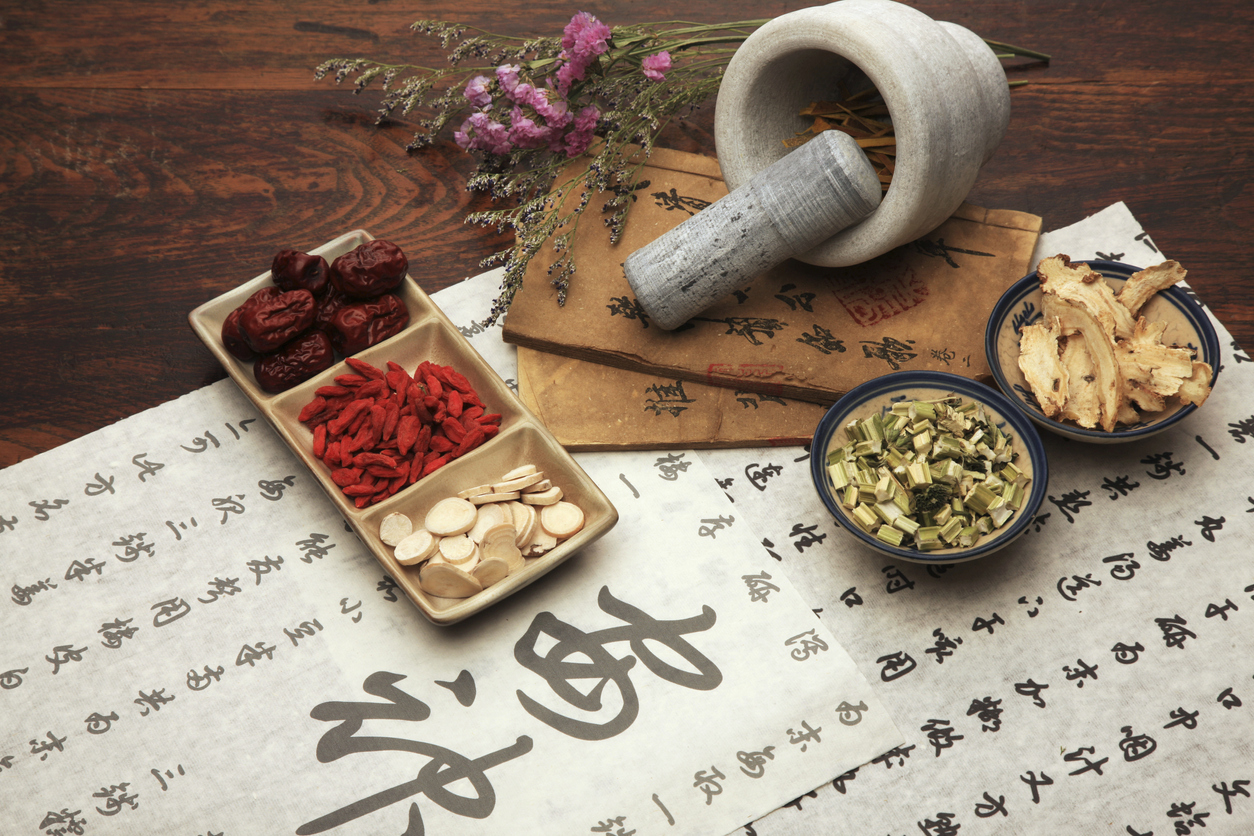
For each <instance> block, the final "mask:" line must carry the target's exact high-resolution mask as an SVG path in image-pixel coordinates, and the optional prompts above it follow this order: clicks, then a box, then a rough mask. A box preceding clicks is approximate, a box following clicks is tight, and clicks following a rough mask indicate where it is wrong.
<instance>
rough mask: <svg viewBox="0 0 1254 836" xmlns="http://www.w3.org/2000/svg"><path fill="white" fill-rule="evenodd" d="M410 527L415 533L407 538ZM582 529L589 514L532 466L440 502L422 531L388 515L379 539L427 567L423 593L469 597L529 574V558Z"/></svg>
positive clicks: (401, 558) (401, 557) (421, 574)
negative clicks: (515, 575) (514, 576)
mask: <svg viewBox="0 0 1254 836" xmlns="http://www.w3.org/2000/svg"><path fill="white" fill-rule="evenodd" d="M393 518H395V519H393ZM546 519H547V523H546V522H545V520H546ZM406 525H408V526H409V529H410V530H409V532H406V533H405V534H402V532H404V531H405V526H406ZM583 525H584V514H583V511H582V510H581V509H580V508H579V507H578V506H577V505H575V504H574V503H571V502H563V501H562V489H561V488H559V487H557V486H555V485H553V483H552V482H551V481H550V480H548V479H546V478H544V473H543V472H542V471H540V470H539V469H538V468H537V467H536V466H535V465H533V464H527V465H522V466H520V467H516V468H514V469H513V470H511V471H509V472H508V473H506V474H505V475H504V476H502V477H501V479H500V480H499V481H497V482H495V483H493V484H491V485H478V486H476V487H473V488H468V489H466V490H464V491H460V492H459V493H458V494H457V496H453V497H448V498H447V499H442V500H440V501H439V502H437V503H436V504H435V505H433V506H432V507H431V509H430V510H429V511H428V512H427V514H426V517H425V519H424V526H425V527H424V528H418V529H414V528H413V521H412V520H410V519H409V518H408V517H405V516H404V515H402V514H390V515H388V516H387V517H385V518H384V520H383V521H382V522H381V523H380V526H379V528H380V534H379V536H380V538H382V539H384V542H388V544H389V545H393V546H394V547H395V554H396V559H397V561H398V562H399V563H402V564H404V565H406V566H414V565H417V564H423V565H422V567H421V568H420V569H419V571H418V584H419V586H420V587H421V588H422V589H423V591H425V592H427V593H428V594H430V595H438V596H440V597H442V598H466V597H469V596H471V595H474V594H475V593H477V592H480V591H482V590H483V589H485V588H487V587H489V586H491V585H493V584H495V583H499V582H500V581H501V580H502V579H504V578H506V577H508V576H509V575H510V574H512V573H514V572H518V571H521V570H522V569H524V568H526V566H527V560H526V558H528V557H539V556H540V555H543V554H546V553H547V552H549V551H550V550H552V549H553V548H554V547H555V546H557V544H558V543H559V542H560V541H562V540H565V539H566V538H567V537H570V536H571V535H573V534H575V533H576V532H578V531H579V530H581V529H582V528H583ZM385 529H386V531H385ZM389 538H390V539H389ZM390 540H394V541H395V542H394V543H393V542H390ZM424 561H425V562H424Z"/></svg>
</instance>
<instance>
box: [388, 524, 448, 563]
mask: <svg viewBox="0 0 1254 836" xmlns="http://www.w3.org/2000/svg"><path fill="white" fill-rule="evenodd" d="M439 549H440V538H439V537H436V536H434V535H432V533H431V532H430V531H427V530H426V529H425V528H420V529H418V530H417V531H415V532H414V533H413V534H411V535H409V536H408V537H406V538H405V539H404V540H402V541H400V542H399V543H397V544H396V551H395V555H396V562H397V563H399V564H401V565H402V566H413V565H415V564H417V563H422V562H423V561H424V560H427V559H429V558H431V557H434V556H435V555H436V554H437V553H438V552H439Z"/></svg>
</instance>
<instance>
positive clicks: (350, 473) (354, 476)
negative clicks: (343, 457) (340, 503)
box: [331, 467, 362, 488]
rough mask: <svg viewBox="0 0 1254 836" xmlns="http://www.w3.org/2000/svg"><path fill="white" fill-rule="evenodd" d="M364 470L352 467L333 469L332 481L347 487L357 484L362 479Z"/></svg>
mask: <svg viewBox="0 0 1254 836" xmlns="http://www.w3.org/2000/svg"><path fill="white" fill-rule="evenodd" d="M361 474H362V471H360V470H357V469H356V468H352V467H341V468H339V469H338V470H332V471H331V481H332V482H334V483H335V484H337V485H339V486H340V487H341V488H347V487H348V486H349V485H356V484H357V483H358V482H360V481H361Z"/></svg>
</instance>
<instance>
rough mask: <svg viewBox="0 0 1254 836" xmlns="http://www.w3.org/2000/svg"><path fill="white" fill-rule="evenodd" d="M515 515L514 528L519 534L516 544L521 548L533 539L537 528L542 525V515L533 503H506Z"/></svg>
mask: <svg viewBox="0 0 1254 836" xmlns="http://www.w3.org/2000/svg"><path fill="white" fill-rule="evenodd" d="M505 508H506V509H508V510H509V512H510V515H511V516H512V517H513V521H514V530H515V531H516V532H517V533H518V536H517V537H516V538H515V539H514V544H515V545H516V546H518V547H519V548H522V547H523V544H524V543H526V542H528V541H529V540H531V537H532V535H533V534H535V531H536V529H537V528H538V527H539V526H540V516H539V514H538V513H537V512H536V509H535V508H534V507H533V506H531V505H524V504H523V503H521V502H510V503H507V504H506V505H505Z"/></svg>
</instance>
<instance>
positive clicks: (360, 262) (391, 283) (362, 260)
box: [331, 239, 409, 299]
mask: <svg viewBox="0 0 1254 836" xmlns="http://www.w3.org/2000/svg"><path fill="white" fill-rule="evenodd" d="M407 270H409V260H408V259H407V258H405V253H403V252H401V248H400V247H398V246H396V245H395V244H393V243H392V242H391V241H383V240H380V239H376V240H374V241H367V242H366V243H364V244H362V245H361V246H359V247H357V248H356V249H354V250H352V251H350V252H347V253H345V254H344V255H342V256H340V257H339V258H337V259H335V261H333V262H331V284H332V285H333V286H334V287H335V289H336V290H338V291H340V292H341V293H344V294H347V295H348V296H351V297H353V298H354V299H368V298H371V297H375V296H380V295H382V294H384V293H390V292H391V291H393V290H395V289H396V288H397V287H399V286H400V284H401V280H402V279H404V278H405V272H406V271H407Z"/></svg>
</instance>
